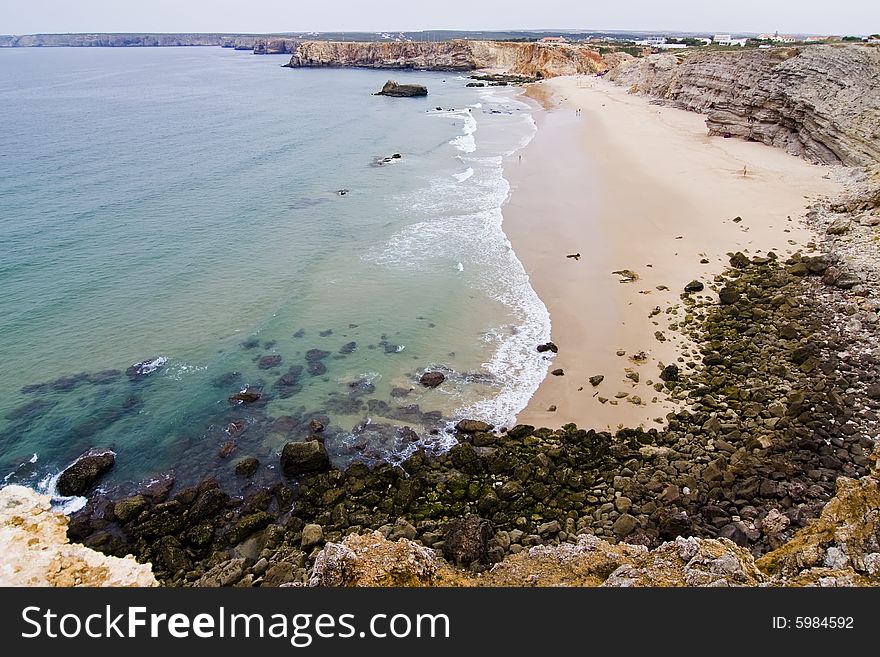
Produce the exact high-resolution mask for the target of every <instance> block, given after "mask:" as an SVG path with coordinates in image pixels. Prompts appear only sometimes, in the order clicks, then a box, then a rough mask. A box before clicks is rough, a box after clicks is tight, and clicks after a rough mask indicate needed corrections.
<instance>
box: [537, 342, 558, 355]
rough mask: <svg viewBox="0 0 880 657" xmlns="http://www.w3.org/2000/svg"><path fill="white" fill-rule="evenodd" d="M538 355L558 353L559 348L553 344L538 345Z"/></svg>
mask: <svg viewBox="0 0 880 657" xmlns="http://www.w3.org/2000/svg"><path fill="white" fill-rule="evenodd" d="M537 349H538V353H539V354H543V353H544V352H545V351H552V352H553V353H554V354H555V353H558V352H559V347H557V346H556V345H555V344H554V343H553V342H545V343H544V344H539V345H538V347H537Z"/></svg>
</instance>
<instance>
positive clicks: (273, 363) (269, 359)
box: [257, 354, 281, 370]
mask: <svg viewBox="0 0 880 657" xmlns="http://www.w3.org/2000/svg"><path fill="white" fill-rule="evenodd" d="M279 365H281V356H280V355H278V354H272V355H271V356H263V357H262V358H261V359H260V362H259V363H257V367H259V368H260V369H261V370H270V369H272V368H273V367H278V366H279Z"/></svg>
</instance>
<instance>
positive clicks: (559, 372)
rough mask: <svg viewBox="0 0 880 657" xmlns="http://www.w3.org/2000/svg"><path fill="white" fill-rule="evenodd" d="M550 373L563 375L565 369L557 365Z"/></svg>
mask: <svg viewBox="0 0 880 657" xmlns="http://www.w3.org/2000/svg"><path fill="white" fill-rule="evenodd" d="M550 374H552V375H553V376H565V370H563V369H562V368H561V367H557V368H556V369H555V370H553V371H552V372H550Z"/></svg>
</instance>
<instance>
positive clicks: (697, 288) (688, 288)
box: [684, 280, 703, 293]
mask: <svg viewBox="0 0 880 657" xmlns="http://www.w3.org/2000/svg"><path fill="white" fill-rule="evenodd" d="M684 291H685V292H688V293H691V292H702V291H703V284H702V283H701V282H700V281H697V280H693V281H691V282H690V283H688V284H687V285H685V286H684Z"/></svg>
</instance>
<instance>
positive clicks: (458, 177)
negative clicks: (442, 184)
mask: <svg viewBox="0 0 880 657" xmlns="http://www.w3.org/2000/svg"><path fill="white" fill-rule="evenodd" d="M473 175H474V168H473V167H468V168H467V169H465V170H464V171H462V172H461V173H453V174H452V177H453V178H455V179H456V180H457V181H458V182H464V181H465V180H467V179H468V178H470V177H471V176H473Z"/></svg>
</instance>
